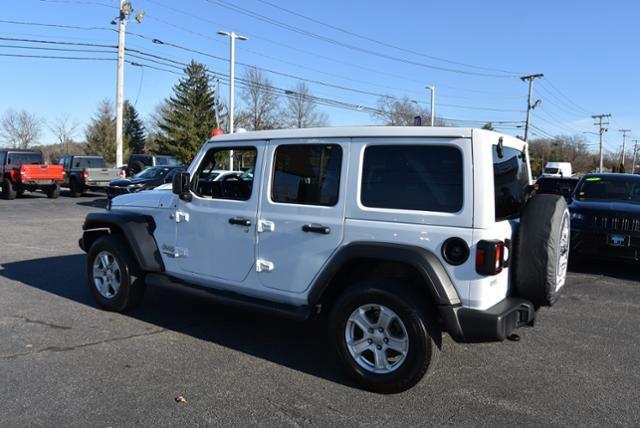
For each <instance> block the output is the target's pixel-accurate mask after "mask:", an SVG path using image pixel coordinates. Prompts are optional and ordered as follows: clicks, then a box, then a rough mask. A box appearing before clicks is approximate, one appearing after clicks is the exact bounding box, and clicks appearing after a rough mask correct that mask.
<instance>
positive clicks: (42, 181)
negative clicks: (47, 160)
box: [0, 150, 64, 199]
mask: <svg viewBox="0 0 640 428" xmlns="http://www.w3.org/2000/svg"><path fill="white" fill-rule="evenodd" d="M0 177H2V182H1V185H2V198H3V199H15V197H16V196H17V195H22V194H23V193H24V191H25V190H28V191H30V192H33V191H35V190H38V189H40V190H42V191H43V192H44V193H45V194H46V195H47V197H48V198H52V199H55V198H57V197H58V196H59V195H60V184H61V183H62V182H63V181H64V168H63V167H62V165H45V164H44V160H43V158H42V153H40V152H34V151H27V150H0Z"/></svg>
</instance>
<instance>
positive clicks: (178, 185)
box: [171, 172, 192, 202]
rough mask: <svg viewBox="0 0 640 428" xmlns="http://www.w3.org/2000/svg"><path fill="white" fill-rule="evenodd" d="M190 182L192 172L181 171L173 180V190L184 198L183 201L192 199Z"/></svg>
mask: <svg viewBox="0 0 640 428" xmlns="http://www.w3.org/2000/svg"><path fill="white" fill-rule="evenodd" d="M190 184H191V174H189V173H188V172H181V173H179V174H176V175H174V176H173V181H172V182H171V185H172V187H171V189H172V190H173V193H175V194H176V195H178V197H179V198H180V199H182V200H183V201H187V202H190V201H191V199H192V197H191V190H190Z"/></svg>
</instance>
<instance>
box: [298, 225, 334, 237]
mask: <svg viewBox="0 0 640 428" xmlns="http://www.w3.org/2000/svg"><path fill="white" fill-rule="evenodd" d="M302 231H303V232H307V233H320V234H322V235H328V234H330V233H331V228H330V227H329V226H323V225H321V224H305V225H304V226H302Z"/></svg>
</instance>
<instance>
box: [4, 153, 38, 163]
mask: <svg viewBox="0 0 640 428" xmlns="http://www.w3.org/2000/svg"><path fill="white" fill-rule="evenodd" d="M8 158H9V159H8V162H7V163H8V164H10V165H22V164H40V163H42V154H41V153H11V152H10V153H9V157H8Z"/></svg>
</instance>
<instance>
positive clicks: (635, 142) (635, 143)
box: [631, 140, 638, 174]
mask: <svg viewBox="0 0 640 428" xmlns="http://www.w3.org/2000/svg"><path fill="white" fill-rule="evenodd" d="M631 141H632V142H633V162H632V163H631V174H635V173H636V158H637V156H638V140H631Z"/></svg>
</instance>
